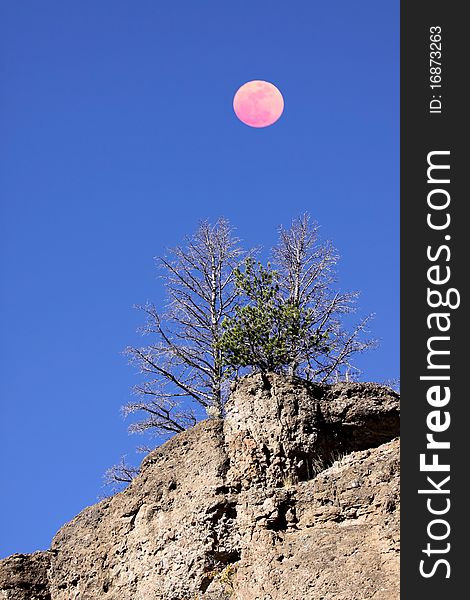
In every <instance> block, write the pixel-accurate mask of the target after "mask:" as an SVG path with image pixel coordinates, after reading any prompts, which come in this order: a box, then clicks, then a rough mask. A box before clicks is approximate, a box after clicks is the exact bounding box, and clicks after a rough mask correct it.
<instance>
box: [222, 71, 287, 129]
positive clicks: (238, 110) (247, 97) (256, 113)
mask: <svg viewBox="0 0 470 600" xmlns="http://www.w3.org/2000/svg"><path fill="white" fill-rule="evenodd" d="M233 110H234V111H235V114H236V115H237V117H238V118H239V119H240V121H242V122H243V123H245V125H249V126H250V127H268V125H272V124H273V123H275V122H276V121H277V120H278V119H279V117H280V116H281V115H282V111H283V110H284V98H283V97H282V94H281V92H280V91H279V90H278V89H277V87H276V86H275V85H273V84H272V83H269V81H261V80H254V81H248V82H247V83H245V84H243V85H242V86H241V87H240V88H239V89H238V90H237V93H236V94H235V96H234V98H233Z"/></svg>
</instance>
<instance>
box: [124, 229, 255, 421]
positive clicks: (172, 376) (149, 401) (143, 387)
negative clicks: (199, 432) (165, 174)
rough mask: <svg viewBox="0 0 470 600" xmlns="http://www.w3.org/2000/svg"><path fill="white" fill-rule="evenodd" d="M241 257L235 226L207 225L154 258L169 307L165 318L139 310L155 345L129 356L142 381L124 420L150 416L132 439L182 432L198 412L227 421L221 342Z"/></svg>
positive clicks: (151, 308)
mask: <svg viewBox="0 0 470 600" xmlns="http://www.w3.org/2000/svg"><path fill="white" fill-rule="evenodd" d="M243 256H244V253H243V251H242V250H241V248H240V246H239V240H238V238H236V237H234V236H233V230H232V228H231V227H230V224H229V223H228V221H227V220H225V219H223V218H221V219H219V220H218V221H217V222H216V223H215V225H211V224H210V223H208V222H207V221H204V222H203V223H201V224H200V226H199V228H198V229H197V231H196V233H195V234H194V235H193V236H191V237H189V238H186V240H185V244H184V245H183V246H177V247H175V248H173V249H172V250H170V251H169V253H168V255H167V256H165V257H160V258H158V259H157V263H158V265H159V267H160V268H162V270H163V274H162V277H163V280H164V282H165V285H166V291H167V296H168V303H167V307H166V310H165V311H164V312H163V313H160V312H159V311H158V310H157V308H156V307H155V306H154V305H152V304H146V305H145V306H142V307H139V308H141V310H143V312H144V313H145V315H146V324H145V326H144V327H143V328H142V332H143V333H144V334H146V335H149V336H150V337H151V338H152V339H151V342H150V344H149V345H147V346H144V347H140V348H137V347H129V348H127V351H126V352H127V354H128V356H129V358H130V360H131V362H133V363H134V364H136V365H137V366H138V368H139V370H140V372H141V373H142V374H143V375H144V376H145V380H144V382H143V383H141V384H139V385H137V386H136V387H135V390H134V391H135V393H136V395H137V396H138V399H137V400H136V401H133V402H130V403H129V404H127V405H126V406H125V407H124V413H125V414H126V415H127V414H130V413H135V412H143V413H144V414H145V419H144V420H141V421H139V422H137V423H134V424H133V425H131V427H130V431H131V432H143V431H146V430H148V429H151V428H152V429H156V430H157V431H158V432H160V433H174V432H179V431H182V430H184V429H186V428H188V427H190V426H192V425H194V424H195V423H196V421H197V418H198V414H197V410H198V409H199V410H200V409H201V408H202V409H206V411H207V412H208V413H209V414H211V415H221V414H222V412H223V404H224V395H223V389H222V387H223V386H222V384H223V378H224V366H223V364H222V357H221V350H220V347H219V340H220V336H221V325H222V321H223V320H224V319H225V318H226V317H227V316H228V315H229V314H230V313H231V311H232V309H233V306H234V303H235V300H236V295H237V292H236V290H235V288H234V285H233V273H234V269H235V268H236V267H237V266H238V264H239V263H240V261H241V260H242V258H243Z"/></svg>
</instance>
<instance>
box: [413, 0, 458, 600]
mask: <svg viewBox="0 0 470 600" xmlns="http://www.w3.org/2000/svg"><path fill="white" fill-rule="evenodd" d="M464 9H465V3H464V2H449V1H447V2H444V1H435V0H419V1H414V2H413V1H408V2H402V3H401V323H402V325H401V340H402V342H401V344H402V345H401V392H402V431H401V439H402V456H401V464H402V552H401V598H403V599H405V600H408V599H410V600H414V599H417V598H426V600H433V599H438V598H443V599H448V600H450V599H454V598H461V597H462V594H463V596H466V595H467V592H466V588H467V582H466V579H467V577H468V575H469V574H470V567H469V566H467V562H468V555H469V552H468V549H467V536H468V532H469V530H470V527H469V525H468V522H469V519H468V512H469V510H468V508H467V506H468V505H469V503H470V502H469V498H468V496H467V494H468V492H467V491H466V488H467V487H468V486H467V483H468V478H467V472H470V469H469V468H468V467H466V462H467V457H469V455H470V452H469V445H470V422H469V419H468V414H469V411H468V405H469V403H470V397H469V393H468V392H467V390H466V387H467V386H466V385H465V384H466V382H465V380H464V377H465V375H466V373H467V372H468V373H469V374H470V351H469V350H468V345H469V341H468V334H469V329H470V328H469V327H468V313H467V314H466V305H467V298H468V283H467V282H468V279H469V278H470V266H469V265H470V251H469V249H468V246H467V240H469V241H470V221H469V220H466V215H467V214H468V209H467V207H468V206H469V205H470V201H469V193H468V191H467V190H466V189H465V187H466V186H465V183H466V178H467V173H470V169H469V167H467V165H466V162H467V157H469V158H470V153H469V152H468V150H467V148H466V145H467V139H466V138H467V137H468V130H469V128H468V116H467V114H468V110H469V108H468V101H467V100H466V98H465V92H464V88H467V87H468V86H466V85H465V82H466V81H467V79H468V71H469V69H468V65H467V61H468V57H469V56H470V52H469V50H468V44H469V43H470V42H469V41H468V40H470V35H469V27H470V25H468V21H466V20H465V18H464V15H463V11H464ZM433 28H434V29H433ZM432 44H434V45H432ZM431 52H434V54H432V55H431ZM431 60H434V61H435V62H431ZM439 77H440V79H439ZM432 85H434V86H435V87H434V88H432V87H431V86H432ZM438 85H440V86H441V87H438ZM433 152H434V154H430V153H433ZM438 152H439V154H438ZM429 161H430V162H431V163H433V164H435V165H437V164H440V165H441V167H442V166H449V167H450V168H449V169H444V168H439V167H437V168H434V169H432V168H431V171H430V172H429V173H428V172H427V171H428V168H429V166H430V164H429ZM447 179H449V180H450V181H449V182H446V180H447ZM447 203H448V206H446V205H447ZM428 215H429V216H428ZM428 219H429V220H430V222H429V221H428ZM449 219H450V221H449ZM430 223H431V224H430ZM447 223H448V226H445V225H446V224H447ZM433 267H435V268H433ZM430 269H431V270H430ZM447 277H449V278H448V280H447ZM436 282H437V283H436ZM433 290H434V292H433ZM439 293H440V294H441V297H442V304H441V305H440V306H439V304H440V300H439V298H440V297H439ZM429 294H431V295H430V296H429ZM459 299H460V306H458V307H457V306H456V305H457V304H458V301H459ZM446 300H449V301H448V302H447V303H448V304H449V305H452V306H455V308H451V307H450V306H444V303H445V302H446ZM431 304H434V305H438V306H435V307H432V306H431ZM433 314H434V315H437V314H439V315H441V316H440V317H437V316H434V317H433V316H431V315H433ZM446 327H447V328H448V331H444V330H445V329H446ZM432 338H435V339H432ZM446 338H450V339H446ZM430 349H431V350H430ZM436 350H442V351H446V352H447V351H449V352H450V353H449V354H437V353H436V354H433V352H434V351H436ZM467 356H468V357H469V359H467ZM446 367H449V368H446ZM422 377H424V379H422ZM447 377H448V378H449V379H446V378H447ZM431 388H433V390H430V389H431ZM446 388H448V389H446ZM447 393H450V399H449V400H448V402H447V403H446V396H445V395H446V394H447ZM433 403H434V405H433ZM449 418H450V425H449V424H448V419H449ZM447 425H448V427H446V426H447ZM439 428H440V429H442V431H440V432H437V431H436V430H437V429H439ZM431 434H432V436H433V437H432V438H431V440H434V441H435V442H442V443H444V444H445V443H446V442H449V443H450V448H449V449H447V448H445V447H439V448H435V447H433V446H432V442H431V441H430V439H429V438H427V435H431ZM428 444H430V447H429V448H428V447H427V445H428ZM421 454H424V456H425V458H424V459H423V461H424V463H425V464H424V466H421V468H420V455H421ZM433 455H435V456H433ZM436 457H437V458H436ZM433 460H434V461H436V462H437V467H436V470H435V471H430V470H426V469H429V468H431V467H429V466H426V465H430V463H432V461H433ZM446 465H448V466H449V471H445V470H439V469H445V468H446V467H445V466H446ZM428 477H429V478H430V479H431V481H430V480H429V479H428ZM447 477H450V479H449V480H447V481H446V478H447ZM418 490H422V493H419V492H418ZM432 511H434V514H433V512H432ZM438 512H440V513H441V514H437V513H438ZM433 538H441V539H433ZM428 544H429V545H428Z"/></svg>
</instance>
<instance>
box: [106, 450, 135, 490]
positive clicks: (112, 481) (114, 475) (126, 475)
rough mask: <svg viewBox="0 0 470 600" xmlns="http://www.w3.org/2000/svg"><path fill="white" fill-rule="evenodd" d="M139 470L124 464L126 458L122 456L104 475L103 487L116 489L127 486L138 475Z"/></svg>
mask: <svg viewBox="0 0 470 600" xmlns="http://www.w3.org/2000/svg"><path fill="white" fill-rule="evenodd" d="M139 472H140V471H139V469H138V468H137V467H134V466H132V465H128V464H127V463H126V457H125V456H122V457H121V460H120V462H119V463H118V464H117V465H113V466H112V467H110V468H109V469H107V471H106V472H105V474H104V483H105V485H110V486H112V487H113V488H115V489H117V488H119V487H122V486H123V485H127V484H129V483H130V482H131V481H132V480H133V479H134V477H136V476H137V475H138V474H139Z"/></svg>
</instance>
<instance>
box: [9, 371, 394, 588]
mask: <svg viewBox="0 0 470 600" xmlns="http://www.w3.org/2000/svg"><path fill="white" fill-rule="evenodd" d="M398 435H399V406H398V396H397V394H395V393H394V392H393V391H391V390H390V389H389V388H385V387H381V386H378V385H375V384H362V383H361V384H359V383H341V384H336V385H333V386H326V385H322V386H320V385H311V384H307V383H306V382H303V381H300V380H296V379H290V378H286V377H281V376H277V375H269V376H268V377H261V376H260V375H256V376H251V377H247V378H245V379H242V380H241V381H240V382H239V383H238V384H237V386H236V387H235V388H234V389H233V391H232V394H231V400H230V401H229V403H228V405H227V415H226V418H225V420H224V421H220V420H207V421H203V422H201V423H199V424H198V425H197V426H196V427H194V428H193V429H191V430H188V431H186V432H184V433H182V434H179V435H177V436H175V437H173V438H172V439H171V440H169V441H168V442H167V443H166V444H164V445H163V446H161V447H159V448H158V449H156V450H155V451H153V452H152V453H150V454H149V455H148V456H147V457H146V458H145V459H144V461H143V463H142V467H141V474H140V475H139V476H138V477H137V478H136V479H135V480H134V481H133V482H132V483H131V484H130V485H129V487H128V488H127V489H126V490H125V491H123V492H121V493H119V494H117V495H115V496H114V497H112V498H108V499H106V500H103V501H101V502H100V503H98V504H96V505H94V506H91V507H89V508H86V509H85V510H84V511H82V512H81V513H80V514H79V515H78V516H77V517H76V518H75V519H73V520H72V521H71V522H70V523H68V524H67V525H65V526H64V527H63V528H62V529H61V530H60V531H59V532H58V534H57V535H56V536H55V538H54V539H53V541H52V545H51V549H50V550H49V551H47V552H43V553H35V554H32V555H29V556H28V555H14V556H12V557H9V558H7V559H5V560H4V561H0V599H2V600H33V599H37V600H49V599H50V600H95V599H107V600H229V599H233V600H278V599H285V600H310V599H311V600H321V599H324V600H333V599H334V600H365V599H369V598H374V600H392V599H393V600H395V599H396V600H398V598H399V590H398V581H399V572H398V571H399V563H398V556H399V555H398V543H399V516H398V511H399V442H398V440H397V439H395V438H397V436H398Z"/></svg>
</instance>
